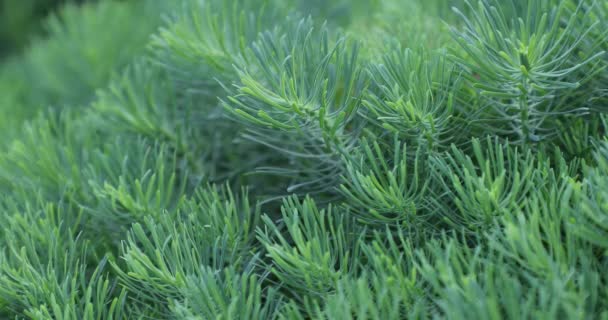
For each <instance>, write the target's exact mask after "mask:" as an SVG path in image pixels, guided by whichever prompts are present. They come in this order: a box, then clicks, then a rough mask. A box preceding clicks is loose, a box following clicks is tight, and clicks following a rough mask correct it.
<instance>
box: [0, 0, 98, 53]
mask: <svg viewBox="0 0 608 320" xmlns="http://www.w3.org/2000/svg"><path fill="white" fill-rule="evenodd" d="M89 1H90V0H89ZM68 2H71V3H82V2H84V0H2V1H0V58H5V57H7V56H8V55H11V54H15V53H17V52H19V51H20V50H21V49H22V48H23V47H25V46H26V45H27V44H28V43H29V42H30V39H31V38H32V37H33V36H36V35H43V34H44V33H45V30H44V27H43V23H42V21H43V20H44V17H46V16H48V15H49V14H50V13H52V12H55V11H56V10H57V9H58V8H59V7H61V6H62V5H65V4H66V3H68Z"/></svg>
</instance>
